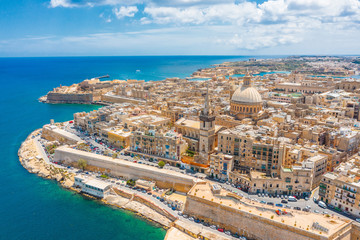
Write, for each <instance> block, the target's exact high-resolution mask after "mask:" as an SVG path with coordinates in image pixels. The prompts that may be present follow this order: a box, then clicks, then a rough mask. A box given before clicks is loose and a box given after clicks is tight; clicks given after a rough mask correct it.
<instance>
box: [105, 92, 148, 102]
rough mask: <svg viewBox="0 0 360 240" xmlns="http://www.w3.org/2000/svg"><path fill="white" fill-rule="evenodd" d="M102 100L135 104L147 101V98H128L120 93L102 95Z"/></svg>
mask: <svg viewBox="0 0 360 240" xmlns="http://www.w3.org/2000/svg"><path fill="white" fill-rule="evenodd" d="M101 101H104V102H111V103H134V104H141V103H145V102H146V101H145V100H140V99H135V98H127V97H122V96H119V95H107V94H104V95H102V96H101Z"/></svg>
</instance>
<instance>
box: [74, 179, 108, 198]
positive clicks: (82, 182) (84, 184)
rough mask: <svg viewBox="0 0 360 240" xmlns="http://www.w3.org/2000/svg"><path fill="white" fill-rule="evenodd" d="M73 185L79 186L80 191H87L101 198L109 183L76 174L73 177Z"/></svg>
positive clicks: (105, 192) (106, 191)
mask: <svg viewBox="0 0 360 240" xmlns="http://www.w3.org/2000/svg"><path fill="white" fill-rule="evenodd" d="M74 180H75V181H74V186H75V187H80V188H81V192H84V193H87V194H89V195H92V196H95V197H99V198H103V197H104V196H105V195H106V194H107V193H108V192H109V190H110V188H111V184H110V183H107V182H104V181H100V180H96V179H88V178H86V177H85V176H82V175H76V176H75V177H74Z"/></svg>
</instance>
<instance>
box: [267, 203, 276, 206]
mask: <svg viewBox="0 0 360 240" xmlns="http://www.w3.org/2000/svg"><path fill="white" fill-rule="evenodd" d="M266 204H267V205H271V206H274V203H273V202H268V203H266Z"/></svg>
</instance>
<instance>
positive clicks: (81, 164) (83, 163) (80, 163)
mask: <svg viewBox="0 0 360 240" xmlns="http://www.w3.org/2000/svg"><path fill="white" fill-rule="evenodd" d="M77 164H78V167H79V168H81V169H82V170H83V171H84V169H85V168H86V166H87V161H86V160H85V159H82V158H80V159H79V160H78V162H77Z"/></svg>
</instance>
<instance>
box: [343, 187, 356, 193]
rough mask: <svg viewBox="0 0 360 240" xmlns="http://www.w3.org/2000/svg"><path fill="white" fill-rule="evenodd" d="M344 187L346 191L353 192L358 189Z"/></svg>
mask: <svg viewBox="0 0 360 240" xmlns="http://www.w3.org/2000/svg"><path fill="white" fill-rule="evenodd" d="M343 189H344V190H346V191H349V192H352V193H356V191H355V190H352V189H350V188H347V187H343Z"/></svg>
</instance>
